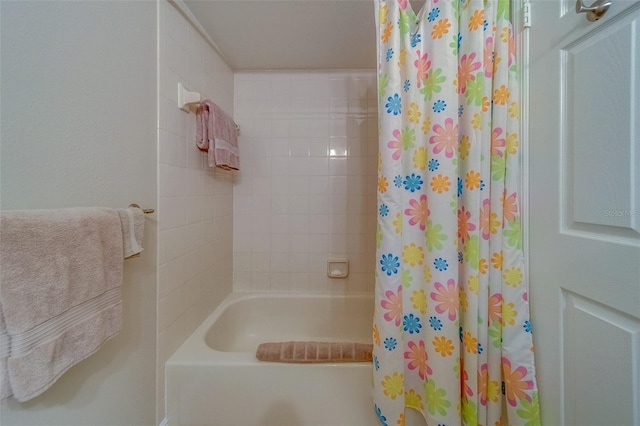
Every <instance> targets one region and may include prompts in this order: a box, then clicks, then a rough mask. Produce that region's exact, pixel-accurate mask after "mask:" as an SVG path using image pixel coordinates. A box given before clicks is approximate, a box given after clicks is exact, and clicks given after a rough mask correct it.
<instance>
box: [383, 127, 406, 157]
mask: <svg viewBox="0 0 640 426" xmlns="http://www.w3.org/2000/svg"><path fill="white" fill-rule="evenodd" d="M392 134H393V137H394V138H396V139H395V140H393V141H389V142H387V147H388V148H389V149H394V150H395V151H394V153H393V155H391V158H393V159H394V160H399V159H400V155H402V133H401V132H400V129H396V130H394V131H393V133H392Z"/></svg>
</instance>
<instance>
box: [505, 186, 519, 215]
mask: <svg viewBox="0 0 640 426" xmlns="http://www.w3.org/2000/svg"><path fill="white" fill-rule="evenodd" d="M502 198H503V200H502V211H503V212H504V213H503V218H504V221H505V222H509V221H512V220H515V219H516V213H517V212H518V196H517V195H516V193H515V192H514V193H512V194H511V195H509V196H508V197H507V190H506V189H505V190H504V194H503V196H502Z"/></svg>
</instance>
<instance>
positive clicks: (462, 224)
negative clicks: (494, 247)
mask: <svg viewBox="0 0 640 426" xmlns="http://www.w3.org/2000/svg"><path fill="white" fill-rule="evenodd" d="M469 219H471V212H470V211H468V210H465V208H464V206H462V208H461V209H460V210H458V239H459V240H460V241H461V242H462V244H464V242H465V241H467V240H468V239H469V231H474V230H475V229H476V225H474V224H473V223H471V222H470V221H469Z"/></svg>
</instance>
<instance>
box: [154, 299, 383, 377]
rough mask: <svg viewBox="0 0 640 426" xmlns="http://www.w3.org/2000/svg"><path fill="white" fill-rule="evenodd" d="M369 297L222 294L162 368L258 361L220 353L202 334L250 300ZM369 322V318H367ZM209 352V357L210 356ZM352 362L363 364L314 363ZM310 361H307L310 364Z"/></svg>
mask: <svg viewBox="0 0 640 426" xmlns="http://www.w3.org/2000/svg"><path fill="white" fill-rule="evenodd" d="M345 298H346V299H370V300H371V303H374V294H373V293H371V292H357V293H356V292H354V293H326V292H323V293H320V292H317V293H312V292H309V293H302V292H301V293H291V292H236V291H234V292H231V293H230V294H229V295H228V296H227V297H225V298H224V299H223V300H222V302H221V303H220V305H218V306H217V307H216V308H215V309H214V310H213V312H212V313H211V314H210V315H209V316H208V317H207V318H205V320H204V321H202V323H201V324H200V325H199V326H198V327H196V329H195V330H194V331H193V332H192V333H191V334H190V335H189V337H187V339H186V340H185V341H184V342H183V343H182V344H181V345H180V346H179V347H178V349H177V350H176V351H175V352H174V353H173V355H171V356H170V357H169V359H168V360H167V362H166V364H165V369H166V368H167V367H168V366H170V365H172V366H177V365H190V366H195V365H212V364H220V363H225V364H229V365H233V364H235V365H238V364H254V365H255V364H256V363H258V362H259V361H258V360H257V359H256V357H255V353H254V352H223V351H218V350H216V349H213V348H211V347H210V346H209V345H208V344H207V342H206V340H205V339H206V334H207V332H208V330H209V329H210V328H211V326H212V325H213V324H214V323H215V322H216V321H217V320H218V319H219V318H220V317H221V316H222V315H223V314H224V312H225V310H226V309H228V308H229V307H231V306H233V305H236V304H238V303H241V302H242V301H246V300H252V299H290V300H294V299H345ZM371 321H372V324H373V317H372V318H371ZM212 355H213V356H212ZM354 364H361V365H363V366H364V364H365V363H336V364H315V365H325V366H326V365H332V366H336V367H340V366H342V367H344V366H354ZM313 365H314V364H309V365H308V366H309V367H312V366H313Z"/></svg>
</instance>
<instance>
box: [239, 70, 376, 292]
mask: <svg viewBox="0 0 640 426" xmlns="http://www.w3.org/2000/svg"><path fill="white" fill-rule="evenodd" d="M376 90H377V89H376V77H375V72H374V71H372V70H365V71H282V72H281V71H277V72H271V71H268V72H241V73H236V74H235V98H234V107H235V113H236V117H241V119H242V136H241V142H244V144H241V147H240V151H241V162H244V163H243V164H249V165H250V167H249V168H248V169H246V168H245V169H242V170H241V171H240V174H239V176H238V177H237V178H236V179H235V186H234V188H233V191H234V197H235V198H236V201H235V202H234V219H235V222H234V226H233V233H234V237H233V240H234V256H236V257H238V256H242V259H243V260H236V259H234V261H233V265H234V289H236V290H245V291H247V290H253V291H292V292H297V291H331V292H336V291H338V292H339V291H348V292H350V291H371V290H372V288H373V270H374V269H373V268H374V266H375V265H374V264H373V263H371V262H369V263H371V264H370V265H368V267H367V268H364V265H365V262H364V260H363V259H364V258H363V256H370V257H372V256H373V253H375V245H374V244H375V239H374V232H375V220H376V206H375V198H376V177H375V175H376V173H377V170H376V167H377V118H376V114H377V111H376V109H375V108H370V105H374V106H375V100H376V95H375V94H376ZM245 141H246V142H245ZM369 145H373V147H369ZM248 200H251V202H250V203H249V201H248ZM372 201H373V202H372ZM366 233H369V234H371V236H370V237H367V236H366V235H367V234H366ZM268 243H269V244H270V245H269V248H267V244H268ZM266 257H268V262H267V260H266V259H267V258H266ZM329 257H346V258H349V259H350V260H353V261H355V265H356V266H357V268H358V270H357V271H356V272H354V274H356V275H354V276H353V277H351V279H347V280H339V281H340V282H336V280H329V279H328V278H327V277H326V260H327V258H329ZM368 282H371V283H370V284H369V283H368Z"/></svg>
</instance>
